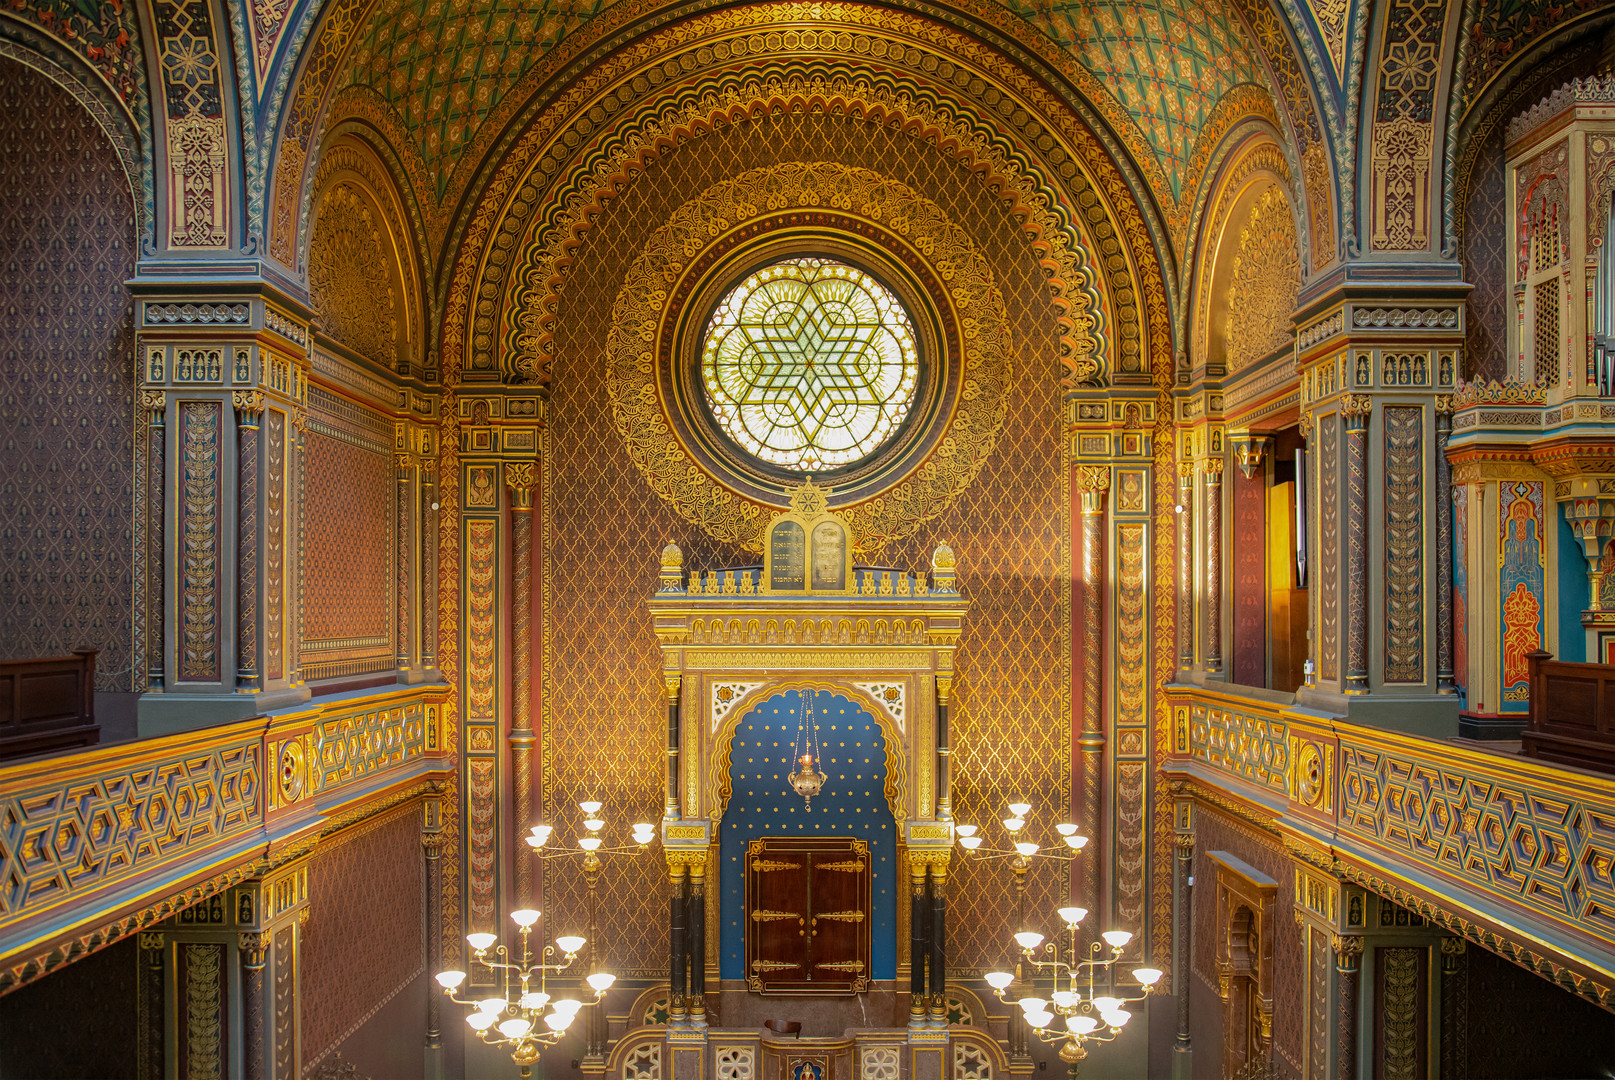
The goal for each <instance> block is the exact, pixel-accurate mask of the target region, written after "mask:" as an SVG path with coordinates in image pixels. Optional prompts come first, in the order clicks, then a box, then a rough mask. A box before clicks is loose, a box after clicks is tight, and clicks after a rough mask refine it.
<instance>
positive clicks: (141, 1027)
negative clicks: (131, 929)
mask: <svg viewBox="0 0 1615 1080" xmlns="http://www.w3.org/2000/svg"><path fill="white" fill-rule="evenodd" d="M139 945H140V959H139V961H138V963H139V965H140V966H139V967H138V968H137V969H136V972H135V978H136V980H137V982H136V984H135V1076H136V1077H137V1078H138V1080H160V1078H161V1077H163V1076H164V1075H166V1070H165V1068H164V1065H163V1051H164V1048H165V1044H166V1042H167V1038H168V1034H167V1023H166V1013H167V1008H166V1005H165V1002H164V996H163V988H164V986H165V985H166V984H167V981H168V970H167V969H168V941H167V936H166V935H165V934H163V933H162V932H161V931H155V932H149V931H144V930H143V931H141V932H140V939H139Z"/></svg>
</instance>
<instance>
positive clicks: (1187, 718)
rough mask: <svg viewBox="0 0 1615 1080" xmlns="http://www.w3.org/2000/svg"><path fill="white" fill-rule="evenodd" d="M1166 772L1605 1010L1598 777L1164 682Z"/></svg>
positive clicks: (1614, 927) (1605, 814)
mask: <svg viewBox="0 0 1615 1080" xmlns="http://www.w3.org/2000/svg"><path fill="white" fill-rule="evenodd" d="M1168 693H1169V698H1170V701H1171V706H1172V713H1173V728H1174V730H1173V758H1172V761H1171V762H1170V763H1169V764H1168V767H1167V770H1166V771H1167V775H1168V778H1169V779H1170V780H1172V781H1177V782H1180V783H1182V784H1184V785H1185V786H1186V787H1187V789H1188V790H1189V791H1190V792H1192V793H1193V794H1195V795H1197V796H1198V797H1200V798H1202V799H1205V800H1207V801H1210V802H1213V803H1216V804H1218V805H1221V806H1222V807H1223V808H1224V809H1226V810H1229V811H1230V812H1233V813H1235V814H1238V815H1240V816H1242V817H1245V818H1247V819H1249V820H1252V821H1254V822H1256V823H1258V824H1260V825H1262V826H1264V827H1266V828H1269V829H1272V830H1274V831H1276V832H1278V833H1279V834H1280V835H1281V836H1282V837H1283V838H1284V840H1285V843H1286V846H1287V847H1288V848H1289V849H1290V850H1291V852H1292V853H1293V854H1295V855H1296V856H1297V857H1299V858H1301V859H1304V860H1306V861H1308V862H1310V863H1312V864H1313V865H1314V866H1316V867H1317V868H1318V869H1322V870H1326V871H1329V872H1331V873H1333V874H1334V875H1336V876H1337V877H1339V878H1341V879H1343V880H1348V881H1354V882H1356V883H1357V884H1359V885H1363V886H1365V887H1367V888H1369V889H1371V890H1373V891H1374V892H1377V893H1380V894H1381V895H1383V896H1386V897H1389V898H1390V899H1392V900H1394V901H1396V902H1397V903H1399V904H1401V905H1403V906H1404V907H1408V908H1410V909H1412V910H1415V911H1417V912H1419V913H1420V914H1422V915H1424V916H1425V917H1427V918H1429V919H1431V920H1432V921H1433V922H1435V923H1437V924H1439V925H1442V926H1444V927H1445V928H1447V929H1448V930H1450V931H1452V932H1453V933H1456V934H1460V935H1462V936H1464V937H1466V938H1468V939H1470V940H1471V941H1474V942H1475V943H1477V944H1479V945H1481V946H1483V947H1485V948H1488V949H1491V950H1493V951H1495V952H1498V953H1501V954H1503V955H1504V956H1507V957H1508V958H1509V959H1511V960H1514V961H1515V962H1516V963H1519V964H1522V965H1524V966H1526V967H1530V968H1532V969H1533V970H1535V971H1537V972H1538V974H1541V975H1543V976H1544V977H1546V978H1549V979H1552V980H1554V981H1556V982H1558V983H1560V984H1561V985H1563V986H1565V987H1566V988H1567V989H1571V990H1573V991H1574V992H1576V993H1579V994H1581V995H1582V996H1584V997H1586V998H1589V999H1591V1000H1593V1001H1597V1002H1598V1003H1600V1004H1602V1005H1604V1006H1605V1007H1606V1008H1615V877H1612V874H1615V785H1611V784H1610V783H1609V780H1608V778H1607V777H1599V776H1597V775H1593V774H1590V773H1583V772H1580V771H1577V770H1571V769H1562V768H1558V767H1556V766H1553V765H1551V764H1548V763H1544V762H1542V761H1538V760H1534V759H1530V758H1524V757H1520V756H1517V755H1513V754H1507V753H1500V752H1496V751H1492V750H1482V749H1475V748H1471V747H1469V746H1464V745H1461V744H1458V743H1453V742H1445V741H1440V740H1434V739H1426V738H1420V737H1417V736H1410V735H1404V734H1400V733H1397V732H1391V731H1385V730H1382V729H1379V728H1369V727H1363V726H1360V725H1355V724H1349V723H1346V722H1345V721H1342V720H1338V719H1334V718H1332V717H1329V716H1328V715H1326V714H1323V713H1318V712H1315V711H1313V710H1310V709H1306V708H1301V707H1297V706H1293V705H1285V704H1279V703H1273V702H1266V701H1261V700H1257V699H1254V698H1250V697H1244V696H1240V695H1238V694H1236V693H1228V692H1222V691H1216V690H1208V689H1201V688H1197V687H1187V686H1182V687H1172V688H1169V691H1168Z"/></svg>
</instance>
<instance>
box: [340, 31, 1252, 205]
mask: <svg viewBox="0 0 1615 1080" xmlns="http://www.w3.org/2000/svg"><path fill="white" fill-rule="evenodd" d="M620 2H632V0H620ZM1001 2H1002V8H1003V9H1005V10H1007V11H1008V13H1009V14H1010V15H1011V16H1013V18H1011V19H1009V20H1003V19H1002V16H1003V11H997V12H995V14H996V15H997V16H998V17H999V18H998V20H995V21H1007V22H1008V23H1009V24H1010V25H1018V26H1019V27H1020V28H1021V30H1022V31H1023V32H1024V37H1025V39H1027V40H1029V41H1035V40H1036V39H1037V38H1039V37H1040V38H1042V39H1043V41H1042V42H1040V43H1039V44H1043V45H1045V46H1046V45H1051V44H1052V45H1053V46H1054V48H1053V49H1052V50H1051V49H1043V50H1040V51H1044V52H1045V53H1046V54H1049V55H1054V56H1056V57H1062V58H1064V59H1065V60H1067V61H1068V62H1069V64H1070V69H1069V73H1070V74H1072V75H1073V76H1076V77H1078V78H1079V79H1080V84H1081V85H1082V86H1083V88H1084V90H1085V91H1086V92H1088V93H1093V92H1094V91H1095V88H1096V87H1097V88H1098V94H1099V96H1100V98H1101V100H1098V101H1095V102H1094V105H1095V106H1096V107H1097V108H1098V109H1099V110H1100V112H1101V113H1102V114H1103V115H1105V116H1106V118H1107V119H1108V120H1109V121H1110V122H1111V123H1112V124H1113V125H1114V126H1116V127H1117V129H1118V134H1119V135H1120V136H1121V138H1122V140H1123V141H1124V142H1125V143H1126V144H1127V145H1128V146H1129V148H1130V149H1131V150H1132V151H1133V152H1134V154H1135V156H1139V157H1141V159H1142V160H1140V162H1139V164H1140V166H1141V167H1142V169H1143V171H1144V172H1145V174H1146V175H1147V176H1148V178H1149V180H1150V182H1151V186H1152V187H1153V188H1155V189H1156V190H1155V193H1156V196H1157V198H1158V199H1160V200H1161V201H1162V203H1163V205H1164V206H1165V207H1167V208H1168V209H1171V208H1173V207H1174V206H1175V204H1176V203H1177V202H1178V201H1179V200H1180V199H1182V198H1185V197H1187V196H1189V195H1192V194H1193V191H1194V187H1195V180H1196V178H1195V177H1193V176H1191V175H1189V171H1190V163H1191V160H1192V159H1193V157H1194V153H1195V149H1196V146H1197V143H1198V141H1199V139H1200V138H1201V135H1202V133H1203V132H1204V131H1205V130H1206V128H1207V125H1208V123H1210V122H1211V121H1212V120H1213V118H1214V116H1215V114H1216V113H1217V110H1218V106H1219V104H1221V103H1222V102H1224V100H1225V99H1227V98H1228V97H1229V96H1230V94H1231V93H1233V92H1234V91H1235V90H1236V89H1237V88H1240V87H1248V88H1249V91H1248V92H1249V93H1252V94H1260V95H1262V96H1263V97H1264V98H1267V100H1271V99H1270V97H1268V93H1269V92H1268V89H1267V81H1266V80H1267V76H1266V70H1265V68H1264V66H1263V64H1262V62H1261V58H1260V55H1259V54H1258V53H1257V52H1256V51H1255V50H1254V48H1253V46H1252V45H1251V43H1250V41H1249V39H1248V37H1247V33H1246V31H1245V29H1244V26H1243V24H1242V23H1241V22H1240V21H1239V20H1238V19H1237V18H1236V17H1235V16H1234V15H1233V13H1232V9H1231V8H1229V7H1225V6H1224V5H1222V4H1220V3H1218V2H1217V0H1134V2H1122V0H1059V2H1055V3H1050V2H1048V0H1038V2H1036V3H1034V4H1031V5H1027V4H1021V3H1017V2H1015V0H1001ZM613 6H620V3H614V0H604V2H599V3H590V2H589V0H380V2H379V3H377V4H376V5H375V6H374V8H373V10H372V14H371V17H370V19H369V21H368V23H367V24H366V25H365V26H364V27H363V28H362V30H361V31H360V32H359V33H358V34H357V35H356V37H355V39H354V42H353V45H352V47H351V51H350V52H349V59H348V62H347V64H346V68H345V71H344V72H343V75H342V81H341V82H340V83H339V85H338V87H337V89H339V90H342V89H348V90H349V92H350V96H351V95H352V92H353V90H355V89H358V90H360V91H361V92H362V91H369V92H372V93H373V94H374V95H376V97H377V98H379V101H380V103H384V107H385V109H386V110H387V111H388V112H390V114H391V119H392V120H393V122H394V123H395V124H396V125H397V128H398V129H400V130H402V131H403V132H404V133H406V138H407V140H408V142H409V143H410V147H411V149H412V150H413V151H414V153H415V155H417V157H418V165H419V168H420V169H421V170H422V174H423V175H422V179H423V180H424V183H422V184H421V186H422V187H423V188H425V189H426V190H427V191H428V192H429V193H430V197H432V198H434V199H436V200H437V201H439V202H440V203H442V202H445V201H450V200H451V199H452V198H453V189H454V183H453V178H454V176H455V173H456V170H457V168H458V167H459V166H460V162H459V157H460V154H461V153H462V151H463V150H465V149H466V148H467V147H470V146H472V145H473V144H474V143H476V142H477V137H478V134H479V129H480V128H481V127H482V126H483V125H484V124H485V123H486V122H487V121H488V120H489V118H490V117H491V116H493V115H494V114H495V113H496V111H498V109H499V106H500V104H501V102H502V101H503V100H504V99H505V97H506V95H507V94H509V93H510V91H511V90H512V89H513V88H514V87H515V86H516V85H517V84H518V83H519V82H520V80H521V79H522V77H523V75H525V74H526V73H528V72H529V71H530V70H532V69H533V68H534V67H535V65H536V64H538V62H539V61H541V60H542V59H543V58H544V57H546V56H547V55H548V54H550V53H551V52H552V51H553V50H554V49H555V47H556V46H557V45H559V44H560V43H561V42H562V41H564V40H566V39H567V38H568V37H569V36H571V35H576V34H578V32H579V31H581V30H584V29H585V28H587V27H588V26H589V25H590V24H591V23H594V22H596V21H597V20H599V19H600V17H601V16H602V15H604V14H605V13H606V12H607V11H608V10H610V9H611V8H612V7H613ZM640 6H641V7H642V8H643V9H645V11H644V12H641V14H644V13H648V12H649V11H651V10H653V7H654V5H652V4H649V3H643V4H641V5H640ZM613 21H617V20H613ZM1081 76H1086V78H1081ZM1225 111H1226V110H1225ZM1216 134H1217V133H1214V134H1213V137H1215V136H1216Z"/></svg>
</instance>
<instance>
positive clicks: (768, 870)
mask: <svg viewBox="0 0 1615 1080" xmlns="http://www.w3.org/2000/svg"><path fill="white" fill-rule="evenodd" d="M872 876H873V868H872V867H871V866H870V861H869V844H868V842H867V841H864V840H853V839H847V838H841V839H833V840H832V839H823V840H820V839H807V838H797V837H782V838H764V839H760V840H753V841H751V843H750V844H748V845H747V850H746V910H745V920H746V927H745V931H746V982H747V985H748V986H749V987H750V988H751V989H753V990H755V991H758V992H760V993H765V994H766V993H776V994H856V993H862V992H863V991H865V990H867V989H868V987H869V978H870V974H871V972H870V970H869V965H870V941H869V924H870V896H869V888H870V879H871V877H872Z"/></svg>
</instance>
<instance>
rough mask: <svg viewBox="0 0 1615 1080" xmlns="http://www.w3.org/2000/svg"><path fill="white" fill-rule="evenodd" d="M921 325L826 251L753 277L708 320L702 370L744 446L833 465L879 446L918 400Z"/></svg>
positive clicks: (711, 399)
mask: <svg viewBox="0 0 1615 1080" xmlns="http://www.w3.org/2000/svg"><path fill="white" fill-rule="evenodd" d="M919 375H920V361H919V348H918V345H917V342H916V337H915V333H914V324H913V322H912V321H911V320H910V318H909V314H908V312H907V311H905V310H904V308H903V305H902V304H901V303H900V302H899V301H898V299H897V297H896V296H895V295H893V294H892V292H891V290H889V289H887V288H886V287H885V286H884V285H882V284H881V283H880V282H879V281H877V280H876V279H875V278H874V277H872V276H870V275H869V274H867V273H865V272H864V271H862V270H860V269H858V268H857V267H855V266H851V265H849V264H847V263H843V262H838V261H836V260H833V259H827V258H821V257H802V258H793V259H786V260H783V261H781V262H777V263H774V264H773V265H771V266H766V267H764V268H762V269H760V270H757V271H755V272H753V273H752V274H750V275H748V276H747V277H746V278H745V279H744V280H743V281H741V282H740V283H739V284H738V285H736V286H735V287H734V288H732V289H731V290H729V292H728V293H727V294H726V295H725V296H724V298H723V299H722V300H721V301H719V303H718V306H717V308H716V310H714V311H713V313H712V318H711V321H710V322H709V323H708V325H707V332H706V338H705V342H704V345H703V348H702V355H701V379H702V384H703V386H704V389H705V392H706V401H707V407H708V408H709V409H710V410H711V412H712V416H713V419H714V420H715V421H716V422H717V425H718V427H719V429H720V430H721V431H722V432H723V433H724V434H725V435H727V436H728V437H729V438H730V439H732V440H733V441H734V442H735V443H736V444H738V445H739V446H740V447H741V448H742V449H743V450H745V452H746V453H748V454H750V455H752V456H753V457H755V458H757V459H759V460H761V461H763V462H766V463H768V464H770V465H774V466H776V467H779V468H783V469H788V470H791V471H795V472H828V471H833V470H835V469H838V468H841V467H842V466H846V465H852V464H856V463H858V462H860V461H863V460H865V459H867V458H869V457H870V456H871V455H873V454H874V453H876V452H877V451H878V450H880V449H881V447H883V446H884V445H886V443H887V442H889V441H890V440H891V438H892V437H893V436H894V435H895V434H896V433H897V432H898V430H899V429H900V428H901V427H902V426H903V422H904V420H906V419H907V418H908V415H909V413H910V411H911V410H912V409H913V406H914V400H915V394H916V390H917V387H918V384H919Z"/></svg>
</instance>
